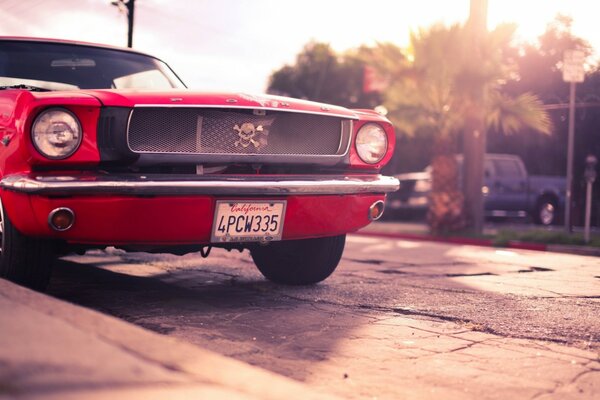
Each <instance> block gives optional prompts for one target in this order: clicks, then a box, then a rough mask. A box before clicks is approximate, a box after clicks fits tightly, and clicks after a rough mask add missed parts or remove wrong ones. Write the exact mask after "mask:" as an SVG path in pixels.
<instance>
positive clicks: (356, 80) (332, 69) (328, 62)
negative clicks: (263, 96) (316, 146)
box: [267, 42, 380, 108]
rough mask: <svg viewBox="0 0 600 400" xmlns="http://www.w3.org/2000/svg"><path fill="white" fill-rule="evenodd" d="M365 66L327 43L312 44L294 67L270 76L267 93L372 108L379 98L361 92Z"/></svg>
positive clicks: (352, 106)
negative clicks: (336, 51)
mask: <svg viewBox="0 0 600 400" xmlns="http://www.w3.org/2000/svg"><path fill="white" fill-rule="evenodd" d="M364 67H365V63H364V61H363V60H362V59H361V58H359V57H357V56H356V55H353V54H347V55H338V54H336V53H335V52H334V51H333V49H332V48H331V46H329V45H328V44H325V43H317V42H311V43H309V44H307V45H306V46H305V47H304V49H303V50H302V52H300V54H298V56H297V57H296V63H295V64H294V65H286V66H284V67H282V68H281V69H279V70H277V71H275V72H274V73H273V74H272V75H271V77H270V80H269V85H268V88H267V92H268V93H271V94H278V95H283V96H291V97H296V98H300V99H307V100H313V101H320V102H324V103H331V104H336V105H341V106H344V107H350V108H374V107H376V106H377V105H379V103H380V96H379V94H377V93H364V92H363V76H364Z"/></svg>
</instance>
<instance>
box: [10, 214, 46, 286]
mask: <svg viewBox="0 0 600 400" xmlns="http://www.w3.org/2000/svg"><path fill="white" fill-rule="evenodd" d="M0 235H1V237H2V238H1V240H0V243H1V246H2V247H1V248H0V277H1V278H5V279H8V280H9V281H12V282H14V283H16V284H19V285H22V286H26V287H28V288H30V289H33V290H38V291H43V290H45V289H46V287H47V286H48V283H49V282H50V275H51V274H52V261H53V257H54V254H53V252H52V248H51V244H50V242H49V241H47V240H42V239H36V238H31V237H28V236H25V235H23V234H21V232H19V231H18V230H17V229H16V228H15V227H14V225H13V224H12V222H11V221H10V218H8V215H7V214H6V213H5V212H4V208H3V207H2V203H1V202H0Z"/></svg>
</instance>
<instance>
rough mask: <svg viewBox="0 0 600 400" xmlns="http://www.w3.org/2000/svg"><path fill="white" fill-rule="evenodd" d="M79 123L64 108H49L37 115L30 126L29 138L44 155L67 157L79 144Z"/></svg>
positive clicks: (57, 158)
mask: <svg viewBox="0 0 600 400" xmlns="http://www.w3.org/2000/svg"><path fill="white" fill-rule="evenodd" d="M81 136H82V134H81V125H80V124H79V121H78V120H77V117H75V115H74V114H73V113H71V112H70V111H67V110H65V109H64V108H50V109H48V110H46V111H44V112H42V113H41V114H40V115H38V116H37V118H36V119H35V121H34V122H33V127H32V128H31V138H32V140H33V144H34V146H35V148H36V149H37V151H39V152H40V154H42V155H43V156H44V157H47V158H50V159H53V160H60V159H63V158H67V157H69V156H70V155H72V154H73V153H75V151H76V150H77V148H78V147H79V145H80V144H81Z"/></svg>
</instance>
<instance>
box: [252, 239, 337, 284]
mask: <svg viewBox="0 0 600 400" xmlns="http://www.w3.org/2000/svg"><path fill="white" fill-rule="evenodd" d="M345 243H346V235H340V236H333V237H325V238H318V239H303V240H289V241H282V242H273V243H269V244H268V245H266V246H261V245H256V246H255V247H253V248H252V249H251V250H250V253H251V254H252V259H253V260H254V263H255V264H256V267H257V268H258V270H259V271H260V272H261V273H262V274H263V275H264V276H265V278H267V279H269V280H271V281H273V282H276V283H283V284H286V285H309V284H313V283H317V282H321V281H322V280H324V279H326V278H327V277H328V276H329V275H331V274H332V273H333V271H334V270H335V268H336V267H337V265H338V263H339V262H340V259H341V258H342V253H343V252H344V244H345Z"/></svg>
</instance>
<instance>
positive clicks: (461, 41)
mask: <svg viewBox="0 0 600 400" xmlns="http://www.w3.org/2000/svg"><path fill="white" fill-rule="evenodd" d="M513 32H514V28H513V27H511V26H501V27H499V28H497V29H496V30H494V31H492V32H489V33H488V34H487V35H486V36H485V37H484V38H482V40H481V42H480V46H481V48H480V49H478V51H477V52H475V54H478V55H479V57H478V58H477V59H475V57H473V54H474V51H473V49H472V48H470V47H469V46H468V43H470V42H469V40H468V34H469V33H468V31H467V29H466V28H465V27H464V26H461V25H454V26H451V27H445V26H441V25H436V26H433V27H431V28H429V29H423V30H419V31H418V32H416V33H413V34H412V35H411V43H410V47H409V48H408V50H407V51H406V52H405V55H406V56H405V57H403V58H397V59H396V63H393V62H390V60H389V59H388V57H389V55H393V54H394V53H395V52H394V51H391V50H390V48H391V47H393V45H390V44H385V45H380V46H378V48H376V49H374V50H373V51H372V55H373V60H374V61H375V64H376V65H378V66H380V73H381V74H382V76H384V77H385V78H386V79H387V80H388V81H389V82H390V85H389V87H388V90H387V91H386V92H385V98H384V105H385V107H386V108H387V109H388V110H389V115H388V116H389V117H390V119H391V120H392V121H393V122H394V124H395V126H396V127H397V128H398V129H399V130H400V131H402V132H404V133H406V134H409V135H415V134H430V135H432V137H433V142H434V144H433V151H434V157H433V160H432V163H431V165H432V191H431V195H430V209H429V213H428V222H429V224H430V228H431V230H432V231H433V232H435V233H439V232H444V231H449V230H456V229H460V228H462V227H464V226H465V217H464V197H463V194H462V192H461V190H460V189H459V171H458V164H457V162H456V159H455V157H454V154H455V153H456V152H457V150H458V139H459V136H460V134H461V133H462V132H463V130H464V129H465V126H466V124H467V123H468V119H469V118H470V116H471V115H472V110H473V108H475V107H483V108H484V110H485V115H486V118H485V122H486V124H487V125H488V126H494V127H495V128H496V129H499V130H502V131H503V132H504V133H505V134H512V133H515V132H517V131H519V130H520V129H521V128H523V127H528V128H531V129H535V130H538V131H540V132H544V133H549V132H550V129H551V124H550V120H549V118H548V116H547V114H546V113H545V112H544V111H543V110H542V103H541V102H540V101H539V100H538V99H537V98H536V97H535V96H533V95H531V94H529V93H526V94H522V95H519V96H516V97H511V96H507V95H506V94H503V93H502V91H501V88H502V86H503V84H505V83H506V81H507V80H510V79H511V77H514V76H516V75H515V72H516V69H515V68H516V65H515V64H514V62H511V61H510V58H509V57H508V54H510V51H509V50H510V49H511V46H510V43H511V40H512V36H513ZM476 92H482V93H483V98H482V99H481V102H480V101H478V99H480V98H481V96H477V95H475V93H476Z"/></svg>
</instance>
